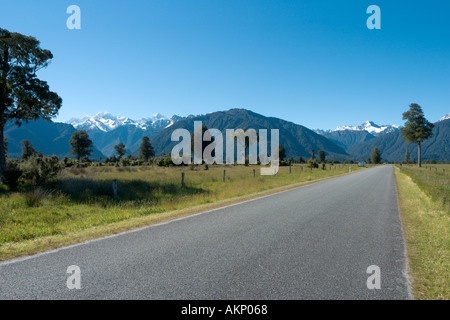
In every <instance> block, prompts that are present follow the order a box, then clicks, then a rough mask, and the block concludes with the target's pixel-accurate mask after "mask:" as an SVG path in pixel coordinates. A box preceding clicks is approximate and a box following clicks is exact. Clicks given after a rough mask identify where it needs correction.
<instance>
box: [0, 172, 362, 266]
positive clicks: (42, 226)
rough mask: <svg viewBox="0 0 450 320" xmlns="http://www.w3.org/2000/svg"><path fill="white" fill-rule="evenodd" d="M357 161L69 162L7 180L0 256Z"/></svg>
mask: <svg viewBox="0 0 450 320" xmlns="http://www.w3.org/2000/svg"><path fill="white" fill-rule="evenodd" d="M349 166H350V165H343V164H341V165H339V164H338V165H332V166H330V165H327V167H326V169H325V170H322V169H312V170H311V169H309V168H307V167H306V165H294V166H292V168H291V172H290V169H289V167H280V171H279V172H278V174H277V175H276V176H261V175H260V174H259V169H260V168H259V167H258V166H210V167H209V168H208V170H206V168H205V167H204V166H197V167H188V166H186V167H168V168H166V167H157V166H141V167H112V166H103V167H88V168H71V169H70V168H69V169H65V170H63V171H62V172H61V173H60V174H59V175H58V177H57V178H56V179H53V180H52V181H51V182H50V183H48V184H47V185H45V186H43V187H38V188H33V189H28V190H22V191H20V192H9V191H7V190H6V187H4V186H0V226H1V229H0V260H2V259H6V258H11V257H14V256H19V255H23V254H28V253H33V252H39V251H42V250H47V249H50V248H55V247H59V246H62V245H68V244H71V243H75V242H79V241H84V240H87V239H90V238H94V237H98V236H103V235H107V234H112V233H116V232H120V231H123V230H127V229H131V228H135V227H139V226H142V225H146V224H150V223H155V222H159V221H164V220H167V219H172V218H175V217H178V216H181V215H186V214H192V213H194V212H199V211H201V210H205V209H208V208H213V207H217V206H220V205H225V204H228V203H232V202H233V201H234V202H237V201H241V200H245V199H246V198H251V197H255V196H258V195H263V194H265V193H267V192H275V191H279V190H282V189H283V188H290V187H294V186H299V185H302V184H306V183H310V182H312V181H317V180H320V179H324V178H329V177H333V176H337V175H341V174H346V173H348V172H349ZM351 167H352V172H354V171H356V170H361V169H362V168H359V167H357V166H356V165H352V166H351ZM254 170H255V176H254V173H253V172H254ZM224 171H225V181H224ZM182 173H184V182H185V185H184V186H182V185H181V175H182ZM113 180H116V181H117V197H114V196H113V189H112V182H113Z"/></svg>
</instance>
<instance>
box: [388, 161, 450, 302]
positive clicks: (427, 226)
mask: <svg viewBox="0 0 450 320" xmlns="http://www.w3.org/2000/svg"><path fill="white" fill-rule="evenodd" d="M421 171H423V169H417V170H416V169H411V170H405V169H404V166H402V169H401V173H400V171H399V168H398V167H396V168H395V177H396V183H397V190H398V198H399V207H400V214H401V217H402V224H403V230H404V237H405V241H406V247H407V252H408V260H409V269H410V275H411V277H412V279H413V282H412V288H413V294H414V297H415V299H420V300H437V299H444V300H448V299H450V277H449V271H450V232H449V231H450V213H449V210H448V208H447V206H446V205H444V203H443V202H442V201H439V200H438V201H436V200H433V199H432V197H430V196H428V195H427V193H425V192H424V191H422V190H421V188H420V187H419V185H418V184H416V183H415V181H420V180H418V179H421V178H420V175H421V173H420V172H421ZM411 172H412V174H411V175H412V177H413V178H411V177H409V174H410V173H411ZM435 172H436V171H435ZM407 174H408V175H407ZM418 177H419V178H418ZM433 184H435V182H433ZM421 185H422V186H424V188H426V186H427V184H421ZM439 189H440V187H437V190H439ZM437 194H439V192H438V193H437ZM435 197H436V196H435Z"/></svg>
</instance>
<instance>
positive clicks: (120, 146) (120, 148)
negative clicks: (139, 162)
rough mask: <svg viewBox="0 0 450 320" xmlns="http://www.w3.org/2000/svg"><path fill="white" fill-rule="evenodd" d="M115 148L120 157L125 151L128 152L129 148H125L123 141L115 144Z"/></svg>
mask: <svg viewBox="0 0 450 320" xmlns="http://www.w3.org/2000/svg"><path fill="white" fill-rule="evenodd" d="M114 150H116V153H117V155H118V156H119V159H121V158H122V157H123V156H124V155H125V153H127V149H125V145H124V144H123V142H121V143H119V144H118V145H116V146H114Z"/></svg>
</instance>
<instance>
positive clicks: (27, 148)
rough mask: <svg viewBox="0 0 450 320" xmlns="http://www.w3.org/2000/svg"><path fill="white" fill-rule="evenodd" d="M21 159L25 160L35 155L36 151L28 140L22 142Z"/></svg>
mask: <svg viewBox="0 0 450 320" xmlns="http://www.w3.org/2000/svg"><path fill="white" fill-rule="evenodd" d="M21 144H22V159H24V160H27V159H28V158H29V157H32V156H34V155H36V150H35V149H34V148H33V145H32V144H31V141H30V140H22V142H21Z"/></svg>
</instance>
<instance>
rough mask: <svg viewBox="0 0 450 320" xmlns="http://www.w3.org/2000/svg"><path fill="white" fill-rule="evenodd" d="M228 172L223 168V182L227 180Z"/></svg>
mask: <svg viewBox="0 0 450 320" xmlns="http://www.w3.org/2000/svg"><path fill="white" fill-rule="evenodd" d="M225 172H226V170H223V182H225V174H226V173H225Z"/></svg>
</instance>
